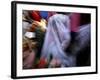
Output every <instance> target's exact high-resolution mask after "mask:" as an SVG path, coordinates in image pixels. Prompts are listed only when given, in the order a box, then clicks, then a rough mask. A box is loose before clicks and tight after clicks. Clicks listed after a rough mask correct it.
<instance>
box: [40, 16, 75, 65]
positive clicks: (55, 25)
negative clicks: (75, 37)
mask: <svg viewBox="0 0 100 80" xmlns="http://www.w3.org/2000/svg"><path fill="white" fill-rule="evenodd" d="M69 43H70V20H69V17H68V16H67V15H63V14H55V15H53V16H52V17H50V18H49V20H48V26H47V32H46V36H45V41H44V45H43V48H42V53H41V58H44V59H47V60H49V58H50V56H52V57H53V58H56V59H59V60H60V61H61V66H74V65H75V64H74V63H75V60H74V57H73V56H72V55H69V54H68V53H66V52H65V51H64V49H65V48H67V47H68V46H69Z"/></svg>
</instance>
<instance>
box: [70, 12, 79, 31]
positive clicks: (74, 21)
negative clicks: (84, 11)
mask: <svg viewBox="0 0 100 80" xmlns="http://www.w3.org/2000/svg"><path fill="white" fill-rule="evenodd" d="M70 18H71V31H72V32H77V31H78V27H79V26H80V13H72V14H71V17H70Z"/></svg>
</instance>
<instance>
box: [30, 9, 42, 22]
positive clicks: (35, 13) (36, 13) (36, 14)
mask: <svg viewBox="0 0 100 80" xmlns="http://www.w3.org/2000/svg"><path fill="white" fill-rule="evenodd" d="M31 16H32V19H33V20H36V21H40V20H41V16H40V14H39V11H32V12H31Z"/></svg>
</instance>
